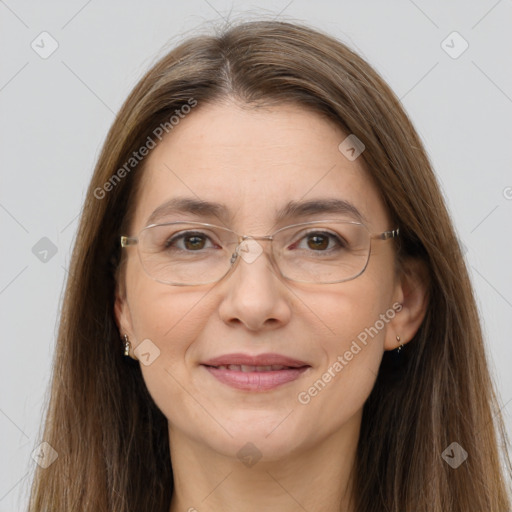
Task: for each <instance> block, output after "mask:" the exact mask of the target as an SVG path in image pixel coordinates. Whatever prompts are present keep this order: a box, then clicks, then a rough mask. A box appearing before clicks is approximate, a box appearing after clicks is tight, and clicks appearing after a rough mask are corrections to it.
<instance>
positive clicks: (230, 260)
mask: <svg viewBox="0 0 512 512" xmlns="http://www.w3.org/2000/svg"><path fill="white" fill-rule="evenodd" d="M398 234H399V230H398V228H397V229H394V230H392V231H384V232H383V233H378V234H372V233H370V232H369V230H368V228H367V227H366V226H365V225H364V224H361V223H359V222H352V221H349V220H319V221H313V222H304V223H302V224H293V225H291V226H286V227H284V228H281V229H279V230H277V231H276V232H275V233H273V234H272V235H267V236H249V235H239V234H238V233H235V232H234V231H232V230H230V229H227V228H225V227H221V226H215V225H213V224H205V223H202V222H169V223H166V224H152V225H150V226H147V227H145V228H144V229H143V230H142V231H141V232H140V233H139V235H138V236H137V237H129V236H122V237H121V247H124V248H126V247H129V246H133V245H136V246H137V250H138V254H139V258H140V262H141V264H142V267H143V269H144V271H145V272H146V273H147V274H148V275H149V276H150V277H151V278H152V279H154V280H156V281H158V282H160V283H164V284H170V285H175V286H192V285H201V284H210V283H215V282H218V281H220V280H221V279H222V278H223V277H225V276H226V275H227V274H228V273H229V272H230V271H231V270H232V269H233V268H234V267H235V265H236V263H237V262H238V261H239V260H240V259H243V260H244V261H245V262H246V263H253V262H254V261H256V259H258V258H259V257H260V256H261V254H262V253H263V252H264V250H263V247H262V245H261V244H259V243H258V242H257V240H260V241H270V248H271V256H270V261H271V263H272V265H273V267H274V268H275V269H276V270H277V271H278V272H279V274H280V275H281V276H283V277H284V278H285V279H288V280H290V281H296V282H301V283H322V284H331V283H341V282H344V281H350V280H351V279H355V278H356V277H358V276H359V275H361V274H362V273H363V272H364V270H365V269H366V267H367V265H368V260H369V258H370V252H371V242H372V240H389V239H391V238H395V237H398Z"/></svg>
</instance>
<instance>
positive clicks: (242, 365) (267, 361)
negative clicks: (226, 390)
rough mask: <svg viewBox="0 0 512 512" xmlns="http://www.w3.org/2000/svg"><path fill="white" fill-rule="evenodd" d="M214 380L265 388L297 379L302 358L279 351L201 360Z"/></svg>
mask: <svg viewBox="0 0 512 512" xmlns="http://www.w3.org/2000/svg"><path fill="white" fill-rule="evenodd" d="M202 366H203V367H205V368H206V370H208V372H209V373H210V375H213V376H214V377H215V378H216V379H217V380H218V381H220V382H222V383H223V384H226V385H228V386H230V387H232V388H235V389H241V390H245V391H268V390H271V389H274V388H276V387H278V386H281V385H282V384H286V383H288V382H292V381H294V380H296V379H298V378H299V377H300V376H301V375H302V374H303V373H304V372H305V371H307V370H308V368H311V366H310V365H309V364H307V363H306V362H304V361H299V360H297V359H292V358H289V357H287V356H283V355H280V354H260V355H257V356H251V355H247V354H228V355H224V356H219V357H216V358H213V359H209V360H208V361H206V362H204V363H202Z"/></svg>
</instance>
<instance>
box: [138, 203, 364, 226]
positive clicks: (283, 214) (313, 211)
mask: <svg viewBox="0 0 512 512" xmlns="http://www.w3.org/2000/svg"><path fill="white" fill-rule="evenodd" d="M322 213H324V214H338V215H339V214H342V215H348V216H350V217H352V218H354V219H355V220H356V221H358V222H363V223H367V219H366V217H365V216H364V215H363V214H362V213H361V212H360V211H359V210H358V209H357V208H356V207H355V206H354V205H353V204H352V203H351V202H350V201H347V200H345V199H335V198H329V199H311V200H309V201H289V202H288V203H287V204H286V205H285V206H284V207H283V208H282V209H281V210H279V211H278V212H277V214H276V221H277V222H283V221H286V220H290V219H300V218H304V217H308V216H311V215H319V214H322ZM176 214H189V215H194V216H195V217H217V218H218V219H220V220H222V221H223V222H226V223H229V222H230V221H232V220H233V215H232V214H230V212H229V209H228V208H227V206H226V205H224V204H222V203H217V202H212V201H204V200H202V199H196V198H193V197H174V198H172V199H170V200H169V201H166V202H165V203H163V204H162V205H160V206H159V207H158V208H156V209H155V210H154V211H153V213H152V214H151V215H150V216H149V217H148V219H147V221H146V226H148V225H150V224H155V223H156V222H157V221H158V220H159V219H161V218H162V217H166V216H169V215H176Z"/></svg>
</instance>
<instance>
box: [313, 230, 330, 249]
mask: <svg viewBox="0 0 512 512" xmlns="http://www.w3.org/2000/svg"><path fill="white" fill-rule="evenodd" d="M308 247H309V248H310V249H314V250H325V249H327V248H328V247H329V237H327V236H325V235H319V234H315V235H311V236H308Z"/></svg>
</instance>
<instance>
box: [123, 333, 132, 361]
mask: <svg viewBox="0 0 512 512" xmlns="http://www.w3.org/2000/svg"><path fill="white" fill-rule="evenodd" d="M123 338H124V355H125V356H126V357H130V347H131V343H130V340H129V339H128V335H127V334H125V335H124V336H123Z"/></svg>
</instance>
